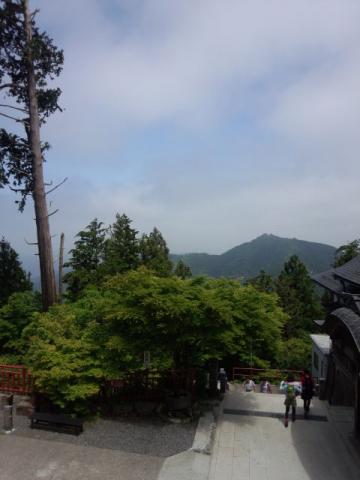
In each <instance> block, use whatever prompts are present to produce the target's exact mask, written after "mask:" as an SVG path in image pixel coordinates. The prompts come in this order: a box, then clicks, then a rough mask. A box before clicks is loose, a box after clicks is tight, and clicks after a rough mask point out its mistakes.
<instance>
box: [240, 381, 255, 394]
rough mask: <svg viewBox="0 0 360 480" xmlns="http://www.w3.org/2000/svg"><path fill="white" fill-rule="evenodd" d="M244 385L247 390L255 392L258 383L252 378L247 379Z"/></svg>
mask: <svg viewBox="0 0 360 480" xmlns="http://www.w3.org/2000/svg"><path fill="white" fill-rule="evenodd" d="M243 385H244V389H245V392H255V387H256V385H255V382H254V380H251V378H248V379H246V380H245V382H244V384H243Z"/></svg>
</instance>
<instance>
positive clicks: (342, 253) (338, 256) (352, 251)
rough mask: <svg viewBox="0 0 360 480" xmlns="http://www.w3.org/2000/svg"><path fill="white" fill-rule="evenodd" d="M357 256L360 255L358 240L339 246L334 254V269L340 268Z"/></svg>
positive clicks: (359, 242)
mask: <svg viewBox="0 0 360 480" xmlns="http://www.w3.org/2000/svg"><path fill="white" fill-rule="evenodd" d="M357 255H360V238H359V239H356V240H353V241H352V242H349V243H346V244H345V245H341V247H339V248H338V249H337V250H336V252H335V261H334V267H341V265H344V263H347V262H349V261H350V260H352V259H353V258H354V257H356V256H357Z"/></svg>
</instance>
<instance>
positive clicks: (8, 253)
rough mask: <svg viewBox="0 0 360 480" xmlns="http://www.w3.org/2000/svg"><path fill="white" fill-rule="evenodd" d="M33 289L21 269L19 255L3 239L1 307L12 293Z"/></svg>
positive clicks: (0, 251) (0, 277)
mask: <svg viewBox="0 0 360 480" xmlns="http://www.w3.org/2000/svg"><path fill="white" fill-rule="evenodd" d="M31 289H32V283H31V281H30V278H29V276H28V275H27V274H26V273H25V271H24V270H23V268H22V267H21V263H20V261H19V255H18V254H17V252H16V251H15V250H14V249H13V248H11V246H10V243H9V242H7V241H6V240H5V238H4V237H3V238H2V239H1V240H0V306H1V305H4V304H5V303H6V302H7V300H8V298H9V297H10V295H11V294H12V293H15V292H24V291H26V290H31Z"/></svg>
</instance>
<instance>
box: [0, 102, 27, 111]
mask: <svg viewBox="0 0 360 480" xmlns="http://www.w3.org/2000/svg"><path fill="white" fill-rule="evenodd" d="M0 107H5V108H12V109H13V110H18V111H19V112H24V113H29V112H28V111H27V110H25V109H24V108H19V107H13V106H12V105H7V104H6V103H0Z"/></svg>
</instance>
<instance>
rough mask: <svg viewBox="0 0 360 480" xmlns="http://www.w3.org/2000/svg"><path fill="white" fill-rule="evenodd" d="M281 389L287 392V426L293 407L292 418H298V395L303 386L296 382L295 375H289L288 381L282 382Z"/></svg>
mask: <svg viewBox="0 0 360 480" xmlns="http://www.w3.org/2000/svg"><path fill="white" fill-rule="evenodd" d="M281 390H282V391H283V392H284V393H285V401H284V405H285V427H287V426H288V424H289V412H290V407H291V419H292V421H293V422H295V420H296V396H297V395H299V394H300V393H301V387H300V386H299V384H298V382H295V379H294V376H293V375H291V374H290V375H288V377H287V380H286V382H281Z"/></svg>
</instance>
